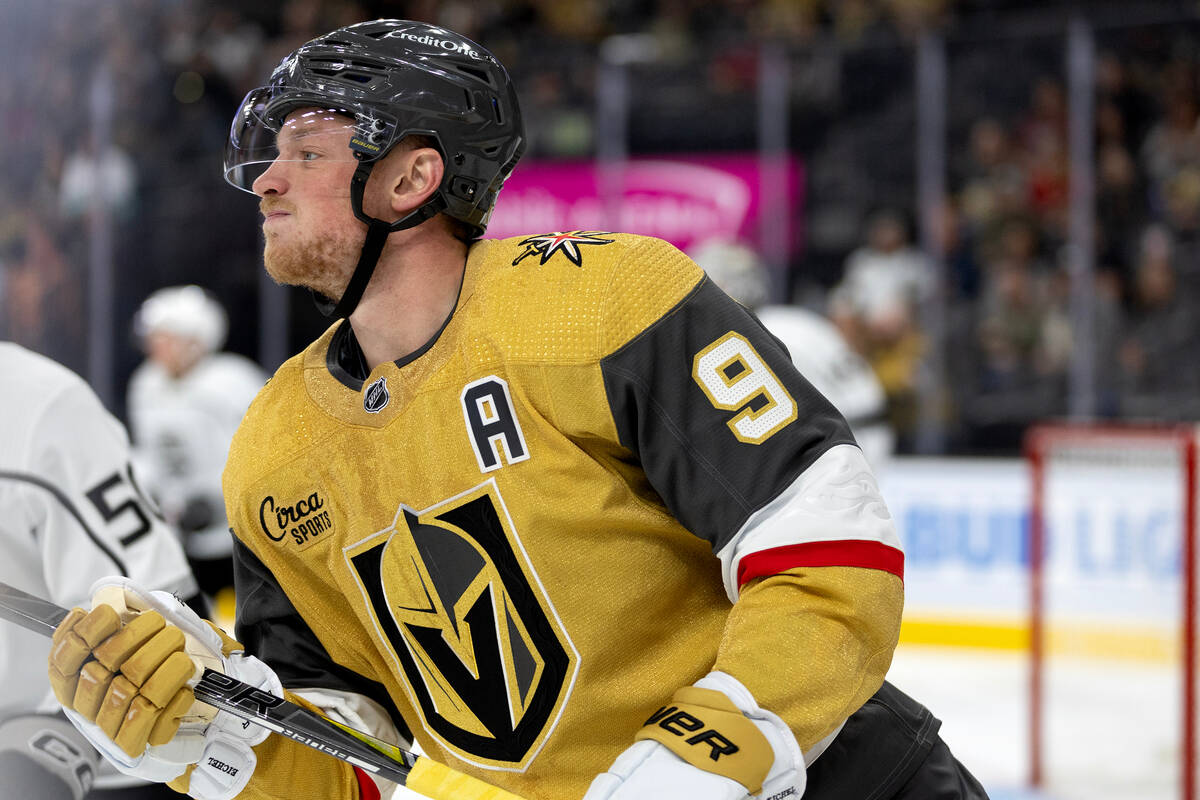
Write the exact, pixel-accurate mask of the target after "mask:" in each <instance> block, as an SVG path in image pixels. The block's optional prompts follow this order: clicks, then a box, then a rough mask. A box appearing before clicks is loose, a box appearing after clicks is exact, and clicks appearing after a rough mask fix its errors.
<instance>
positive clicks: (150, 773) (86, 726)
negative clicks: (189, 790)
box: [63, 708, 187, 783]
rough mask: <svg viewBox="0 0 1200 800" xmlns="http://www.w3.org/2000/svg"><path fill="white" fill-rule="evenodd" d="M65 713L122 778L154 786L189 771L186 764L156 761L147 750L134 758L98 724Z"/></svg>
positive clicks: (69, 710)
mask: <svg viewBox="0 0 1200 800" xmlns="http://www.w3.org/2000/svg"><path fill="white" fill-rule="evenodd" d="M63 713H64V714H66V715H67V719H69V720H71V724H72V725H74V726H75V728H76V729H77V730H78V731H79V732H80V733H82V734H83V735H84V737H85V738H86V739H87V740H88V741H89V742H91V744H92V747H95V748H96V750H98V751H99V752H100V755H102V756H104V759H105V760H106V761H108V763H110V764H112V765H113V768H115V769H116V770H117V771H118V772H120V773H121V774H123V775H129V776H132V777H134V778H141V779H143V780H147V781H151V782H153V783H166V782H167V781H169V780H172V779H173V778H178V777H179V776H180V775H182V774H183V771H184V770H185V769H187V764H186V763H179V762H172V761H164V760H161V759H158V758H155V757H154V756H152V755H151V754H150V750H151V749H153V748H150V749H148V750H147V751H146V752H145V753H142V754H141V755H140V756H138V757H137V758H131V757H130V756H129V755H128V754H127V753H126V752H125V751H124V750H122V749H121V748H119V747H117V745H116V744H115V743H114V742H113V741H112V739H109V738H108V737H107V736H105V735H104V731H102V730H100V727H99V726H98V725H96V724H95V723H92V722H89V721H88V720H87V719H86V718H84V717H83V716H81V715H80V714H78V713H77V712H75V711H72V710H71V709H69V708H64V709H63Z"/></svg>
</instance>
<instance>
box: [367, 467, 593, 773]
mask: <svg viewBox="0 0 1200 800" xmlns="http://www.w3.org/2000/svg"><path fill="white" fill-rule="evenodd" d="M344 553H345V557H346V560H347V562H348V563H349V565H350V568H351V571H352V573H353V574H354V576H355V578H356V580H357V581H358V582H359V585H360V588H361V589H362V591H363V595H364V597H365V598H366V600H367V603H368V604H369V606H370V610H371V613H372V615H373V617H374V621H375V625H376V628H377V631H378V634H379V635H380V636H381V637H382V639H383V641H384V643H385V644H386V646H387V649H388V650H389V651H390V652H391V654H392V656H393V657H394V659H395V665H396V667H397V673H398V675H399V676H400V677H401V680H402V682H403V684H404V686H405V688H406V689H407V691H408V693H409V696H410V698H411V699H412V701H413V705H414V706H415V707H416V709H417V711H418V712H419V713H420V715H421V717H422V719H423V721H424V724H425V727H426V728H427V729H428V730H430V731H431V732H433V734H434V736H435V737H436V738H437V739H438V740H439V741H440V743H441V744H442V745H444V746H445V747H446V748H448V749H449V750H451V751H452V752H454V753H455V754H456V755H458V756H459V757H460V758H462V759H463V760H465V761H467V762H469V763H472V764H476V765H479V766H485V767H493V768H494V767H499V768H502V769H503V768H507V769H515V770H523V769H525V767H527V766H528V764H529V762H530V761H532V760H533V757H534V756H535V755H537V753H538V751H539V750H540V749H541V747H542V745H543V744H544V743H545V741H546V739H547V738H548V737H549V735H550V732H551V731H552V730H553V728H554V726H555V724H556V723H557V721H558V718H559V716H560V714H561V713H562V709H563V706H564V705H565V703H566V700H567V696H568V694H569V693H570V690H571V686H572V684H573V682H574V678H575V671H576V669H577V667H578V662H579V656H578V653H577V652H576V651H575V647H574V645H573V644H572V643H571V641H570V639H569V638H568V636H567V634H566V631H564V630H563V628H562V625H561V623H560V621H559V619H558V615H557V613H556V612H555V610H554V608H553V607H552V606H551V605H550V602H549V600H548V598H547V597H546V595H545V592H544V591H543V589H542V586H541V583H540V581H539V580H538V577H537V575H536V574H535V573H534V572H533V569H532V567H531V566H530V564H529V562H528V560H527V559H526V557H525V552H524V548H523V547H522V546H521V543H520V540H519V538H518V537H517V534H516V531H515V530H514V529H513V526H512V522H511V520H510V519H509V518H508V512H507V511H506V510H505V508H504V503H503V501H502V500H501V498H500V494H499V491H498V489H497V487H496V484H495V482H494V481H488V482H486V483H484V484H481V485H479V486H477V487H475V488H474V489H472V490H470V491H468V492H466V493H464V494H462V495H459V496H458V497H455V498H452V499H450V500H447V501H445V502H443V503H440V504H438V505H436V506H433V507H431V508H427V509H425V510H424V511H416V510H413V509H411V508H408V507H407V506H405V505H401V506H400V508H399V510H398V512H397V514H396V518H395V520H394V521H393V523H392V525H391V527H389V528H387V529H385V530H382V531H380V532H378V533H376V534H374V535H373V536H370V537H368V538H367V539H364V540H363V541H361V542H358V543H357V544H354V545H351V546H350V547H347V548H346V549H345V551H344Z"/></svg>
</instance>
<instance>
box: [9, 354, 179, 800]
mask: <svg viewBox="0 0 1200 800" xmlns="http://www.w3.org/2000/svg"><path fill="white" fill-rule="evenodd" d="M0 386H3V391H0V442H3V443H4V445H3V447H0V548H2V550H0V555H2V557H0V581H3V582H5V583H8V584H10V585H12V586H15V587H17V588H18V589H21V590H23V591H26V592H29V593H30V594H35V595H38V596H40V597H45V598H47V599H50V600H53V601H54V602H56V603H58V604H60V605H63V606H71V605H84V604H86V601H87V598H88V597H89V595H90V592H91V586H92V583H93V582H94V581H96V580H97V579H98V578H101V577H103V576H107V575H114V574H119V575H126V576H129V577H132V578H134V579H136V580H139V581H144V582H146V584H147V585H151V586H154V587H155V588H156V589H162V590H165V591H169V592H173V593H175V594H177V595H178V596H180V597H183V598H189V597H191V598H193V602H199V603H203V600H201V599H200V598H199V597H197V596H196V583H195V581H194V580H193V578H192V575H191V572H190V571H189V569H188V565H187V561H186V560H185V559H184V555H183V551H182V549H181V548H180V546H179V542H178V539H177V537H176V535H175V533H174V531H172V530H171V529H170V528H169V527H168V526H167V525H166V524H165V523H164V522H163V520H162V519H161V518H160V517H159V516H158V515H157V514H156V512H155V510H154V509H153V507H152V506H151V505H150V504H149V503H148V502H147V501H146V499H145V498H144V497H143V495H142V494H141V491H140V490H139V488H138V485H137V483H136V482H135V480H134V474H133V472H132V470H131V467H130V460H129V440H128V437H127V436H126V433H125V430H124V428H123V427H122V426H121V424H120V422H118V421H117V419H116V418H115V417H113V416H112V415H111V414H109V413H108V412H107V411H106V410H105V409H104V406H103V405H102V404H101V403H100V399H99V398H98V397H96V395H95V393H94V392H92V390H91V389H90V388H89V387H88V385H87V384H86V383H84V381H83V380H82V379H81V378H80V377H79V376H78V375H76V374H75V373H73V372H71V371H70V370H68V369H67V368H66V367H63V366H61V365H60V364H58V363H56V362H54V361H52V360H50V359H48V358H45V357H43V356H40V355H38V354H36V353H33V352H30V351H29V350H26V349H25V348H22V347H20V346H18V345H16V344H12V343H11V342H0ZM49 651H50V640H49V639H46V638H44V637H42V636H39V635H37V634H35V633H32V632H29V631H26V630H24V629H23V628H19V627H17V626H15V625H10V624H8V623H2V622H0V796H3V797H6V798H8V797H13V798H17V797H20V798H23V800H24V799H27V798H29V799H32V800H40V799H41V798H54V800H62V798H73V799H74V800H79V798H80V797H82V796H83V795H84V794H85V793H86V792H87V791H88V788H89V787H90V786H91V785H92V784H93V781H94V779H96V775H97V772H99V774H100V778H99V779H96V780H95V783H96V786H98V787H108V788H107V789H106V790H105V791H100V792H94V793H93V794H92V795H89V798H98V797H107V798H118V797H119V798H121V800H124V798H126V797H130V796H134V794H135V793H136V794H137V796H146V797H148V796H151V794H150V793H151V792H153V793H154V796H162V795H161V787H158V786H153V785H148V784H147V785H144V786H143V788H138V789H130V788H127V787H130V786H131V785H141V784H140V782H134V783H133V784H131V781H130V779H128V778H126V777H125V776H122V775H117V774H115V773H111V771H107V772H106V771H105V770H97V767H96V754H95V752H94V751H93V750H92V748H91V747H90V746H88V745H87V743H86V741H85V740H84V739H83V738H82V737H80V736H79V735H78V733H77V732H76V731H75V729H74V728H73V727H72V726H71V725H70V724H69V723H68V722H67V721H66V720H65V719H63V718H62V717H61V716H60V715H59V714H58V712H59V710H60V707H59V706H58V704H57V703H56V702H55V701H54V697H53V695H52V693H51V692H50V686H49V684H48V683H47V681H46V665H45V660H46V656H47V655H48V654H49ZM114 787H121V788H114Z"/></svg>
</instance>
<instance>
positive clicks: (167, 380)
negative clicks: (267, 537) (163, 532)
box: [127, 286, 266, 616]
mask: <svg viewBox="0 0 1200 800" xmlns="http://www.w3.org/2000/svg"><path fill="white" fill-rule="evenodd" d="M227 329H228V320H227V317H226V314H225V309H224V308H222V307H221V305H220V303H218V302H217V301H216V299H214V298H213V297H212V296H211V295H209V294H208V293H207V292H205V291H204V289H202V288H200V287H199V286H169V287H167V288H165V289H159V290H158V291H156V292H154V293H153V294H152V295H150V296H149V297H148V298H146V300H145V301H144V302H143V303H142V306H141V308H140V309H138V312H137V315H136V316H135V318H134V331H135V333H136V335H137V337H138V340H139V341H140V343H141V345H142V348H143V349H144V350H145V352H146V360H145V361H144V362H142V363H141V364H140V365H139V366H138V368H137V369H136V370H134V373H133V375H132V377H131V378H130V381H129V389H128V403H127V405H128V410H129V428H130V433H131V435H132V437H133V445H134V453H135V456H136V457H137V459H138V465H139V467H141V468H143V472H142V474H143V475H144V476H145V477H144V480H145V484H146V487H145V488H146V491H147V492H148V493H149V494H150V495H151V496H152V497H153V498H154V499H155V500H157V501H158V504H159V507H160V508H161V509H162V511H163V515H164V516H165V517H166V518H167V520H168V521H169V522H171V523H173V524H174V525H175V526H176V527H177V528H178V529H179V531H180V533H181V534H182V535H183V542H184V550H185V552H186V553H187V557H188V562H189V563H190V564H191V566H192V571H193V572H194V573H195V575H196V579H197V581H199V583H200V588H201V590H202V591H204V593H205V594H206V595H208V596H209V597H210V598H213V599H214V600H216V603H215V605H216V606H217V607H218V609H228V612H227V614H228V615H229V616H231V615H232V608H233V605H232V592H233V537H232V536H231V535H230V533H229V524H228V523H227V522H226V521H225V501H224V499H223V498H222V496H221V470H222V469H223V468H224V466H225V457H226V456H227V455H228V453H229V442H230V441H231V440H232V439H233V434H234V431H236V430H237V426H238V423H240V422H241V421H242V415H243V414H245V413H246V408H247V407H248V406H249V405H250V401H251V400H253V399H254V395H255V394H257V393H258V390H259V389H261V388H262V385H263V384H264V383H265V382H266V375H265V374H263V372H262V370H261V369H259V367H258V365H257V364H255V363H254V362H253V361H251V360H250V359H248V358H245V357H244V356H240V355H237V354H235V353H223V352H220V349H221V346H222V345H223V344H224V343H225V335H226V331H227ZM225 593H228V595H229V596H228V597H225Z"/></svg>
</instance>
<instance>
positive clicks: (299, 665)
mask: <svg viewBox="0 0 1200 800" xmlns="http://www.w3.org/2000/svg"><path fill="white" fill-rule="evenodd" d="M718 295H719V292H717V291H716V290H715V288H713V287H712V285H711V284H710V283H709V282H708V281H706V280H705V279H704V274H703V272H702V271H701V270H700V269H699V268H698V267H696V266H695V264H694V263H692V262H691V261H690V260H689V259H687V258H686V257H685V256H684V255H683V254H681V253H680V252H679V251H677V250H676V249H674V248H673V247H671V246H670V245H669V244H666V243H665V242H662V241H659V240H656V239H651V238H645V237H637V236H630V235H622V234H609V233H602V232H595V231H587V232H580V231H576V232H573V233H570V234H550V235H546V236H535V237H528V238H515V239H508V240H503V241H495V240H484V241H481V242H478V243H476V244H475V245H473V246H472V248H471V250H470V254H469V258H468V262H467V266H466V271H465V276H464V282H463V286H462V289H461V293H460V297H459V301H458V305H457V307H456V309H455V311H454V313H453V314H452V316H451V317H450V319H449V320H448V322H447V324H446V325H445V327H444V328H443V329H442V330H441V331H440V333H439V334H438V335H437V336H436V337H435V339H434V340H433V341H432V342H431V343H430V344H429V345H428V346H427V347H426V348H425V349H423V350H422V351H420V352H418V353H417V354H415V355H414V356H413V357H410V358H408V359H406V360H404V361H401V362H398V363H393V362H387V363H384V364H382V365H380V366H378V367H376V368H375V369H374V370H372V371H371V372H370V374H369V375H366V376H365V377H362V376H359V377H355V376H354V375H353V374H352V372H351V371H348V370H347V369H345V368H344V367H342V366H341V365H340V362H339V360H338V353H339V352H340V351H341V350H342V349H343V348H344V347H346V346H347V341H348V340H350V339H352V332H350V331H349V330H348V323H347V322H345V321H340V322H339V323H336V324H334V325H333V326H332V327H331V328H330V329H329V330H328V331H327V332H326V333H325V334H324V335H323V336H322V337H321V338H320V339H319V340H317V341H316V342H314V343H313V344H312V345H311V346H309V347H308V348H307V349H306V350H305V351H304V352H303V353H301V354H299V355H297V356H295V357H293V358H292V359H290V360H289V361H288V362H286V363H285V364H284V365H283V366H282V367H280V369H279V370H278V372H277V373H276V374H275V376H274V377H273V378H272V380H271V381H270V382H269V383H268V384H267V386H266V387H265V388H264V389H263V391H262V392H261V393H260V395H259V396H258V398H257V399H256V400H255V402H254V403H253V405H252V406H251V408H250V410H249V412H248V414H247V416H246V418H245V420H244V422H243V424H242V427H241V429H240V431H239V432H238V434H237V437H236V438H235V440H234V443H233V445H232V447H231V450H230V455H229V460H228V464H227V466H226V470H225V476H224V487H225V496H226V502H227V505H228V516H229V520H230V523H231V525H232V528H233V530H234V532H235V534H236V537H237V539H238V542H239V548H238V552H239V558H240V559H241V561H242V564H241V565H240V569H242V572H241V573H239V576H240V577H239V602H238V606H239V608H238V613H239V634H240V635H241V636H242V637H243V641H246V642H247V643H248V644H249V645H252V649H256V650H258V651H259V655H260V656H261V657H263V658H264V660H266V661H267V662H268V663H269V664H271V666H272V667H273V668H275V669H276V670H277V671H278V672H279V673H280V676H281V678H282V679H283V682H284V685H285V686H288V687H289V688H291V687H299V686H313V685H324V686H326V687H329V688H343V689H350V690H354V691H362V692H363V693H364V694H367V695H369V696H371V697H372V698H373V699H376V700H377V701H378V702H380V703H381V704H382V705H384V707H385V708H386V709H387V710H388V711H389V712H390V713H392V714H393V715H394V716H395V717H397V718H398V720H397V722H398V725H400V726H401V727H402V728H404V727H407V728H408V729H409V730H411V732H412V733H413V734H414V735H415V738H416V741H417V742H419V743H420V745H421V746H422V748H423V749H424V750H425V752H427V753H428V754H429V755H430V756H432V757H433V758H434V759H436V760H439V761H443V762H444V763H446V764H448V765H450V766H452V767H454V768H455V769H459V770H461V771H464V772H468V773H471V774H474V775H477V776H478V777H481V778H483V779H484V780H487V781H489V782H492V783H495V784H497V785H500V786H503V787H505V788H507V789H509V790H511V791H513V792H516V793H519V794H521V795H523V796H525V797H528V798H562V797H576V796H579V795H580V794H582V793H583V791H584V789H585V788H586V786H587V784H588V782H589V781H590V780H591V778H592V777H594V776H595V775H596V773H597V772H600V771H603V770H604V769H605V768H606V767H607V766H608V765H609V764H610V763H611V761H612V760H613V759H614V758H615V757H616V755H617V754H618V753H619V752H620V751H621V750H623V749H624V748H625V747H626V746H628V744H629V743H630V742H631V741H632V737H633V735H634V733H635V732H636V731H637V730H638V729H639V728H640V727H641V726H642V724H643V723H644V722H645V720H646V718H647V716H648V715H649V714H650V713H652V712H653V711H654V709H656V708H658V707H660V706H661V705H662V704H663V703H664V702H665V701H666V700H667V699H668V698H669V697H670V696H671V694H672V693H673V692H674V691H675V690H676V689H677V688H679V687H681V686H686V685H688V684H691V683H692V682H694V681H696V680H697V679H699V678H700V677H702V676H703V675H704V674H705V673H706V672H708V671H709V670H710V669H711V668H712V665H713V663H714V662H715V660H716V658H717V652H718V647H719V646H720V644H721V639H722V633H723V630H724V626H725V624H726V621H727V618H728V617H729V615H730V610H731V607H732V604H731V600H730V599H729V597H728V595H727V591H726V588H725V587H724V586H723V584H722V574H721V566H720V562H719V561H718V559H717V558H716V557H715V556H714V552H715V551H716V550H718V549H720V548H721V547H723V546H724V545H725V544H726V543H727V542H728V541H729V540H730V538H731V537H732V536H733V535H734V534H735V533H736V532H737V531H738V530H739V529H740V528H741V527H742V526H743V524H744V523H745V522H746V520H747V518H748V517H750V515H751V514H753V513H754V512H755V511H756V510H758V509H760V508H762V507H763V506H764V505H766V504H767V503H768V502H769V501H770V500H771V499H772V498H773V497H775V496H777V495H778V494H779V493H780V491H781V490H782V489H783V488H784V487H785V486H786V485H787V484H789V483H790V482H791V481H792V480H793V479H795V477H796V476H797V475H798V474H800V473H801V472H803V471H804V469H805V468H806V467H807V466H808V465H809V464H811V463H812V462H813V460H815V459H816V458H817V457H818V456H819V454H820V453H821V452H822V451H824V450H825V449H827V448H828V447H829V446H830V445H831V444H836V443H838V442H844V441H851V442H852V439H849V438H848V437H849V435H848V433H847V432H846V429H845V425H844V422H843V421H842V420H841V419H840V417H838V416H837V415H836V413H835V412H833V411H832V409H831V407H829V406H828V404H827V403H825V402H824V400H823V399H821V398H820V397H819V395H816V394H815V392H813V391H812V390H811V387H808V386H807V384H806V383H804V382H803V380H802V379H800V378H799V377H798V375H792V374H791V373H788V372H786V369H787V368H786V367H785V366H784V365H785V364H786V363H788V362H787V354H786V351H784V350H783V349H782V348H781V347H778V346H777V344H776V343H775V342H774V340H773V339H771V338H770V337H769V336H768V335H766V334H765V332H764V331H763V330H762V329H761V326H758V325H757V323H756V321H755V320H754V319H753V317H752V316H751V315H749V314H747V313H745V311H744V310H743V309H741V308H740V307H739V306H737V305H736V304H734V303H732V302H731V301H729V300H728V298H725V297H724V296H723V295H719V296H718ZM351 346H356V344H354V343H353V342H351ZM713 353H716V355H712V354H713ZM743 373H747V374H749V373H754V377H755V382H753V383H751V384H747V385H744V386H741V385H739V380H740V377H739V376H741V375H742V374H743ZM742 383H745V382H744V381H742ZM730 387H732V388H730ZM747 387H749V388H747ZM788 403H790V405H788ZM835 563H836V560H835ZM785 566H786V565H785ZM247 574H252V575H254V576H257V578H256V580H258V581H259V582H258V583H257V584H255V583H254V582H252V581H246V582H244V581H243V580H242V576H244V575H247ZM680 620H686V624H680ZM401 721H402V723H401Z"/></svg>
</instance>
